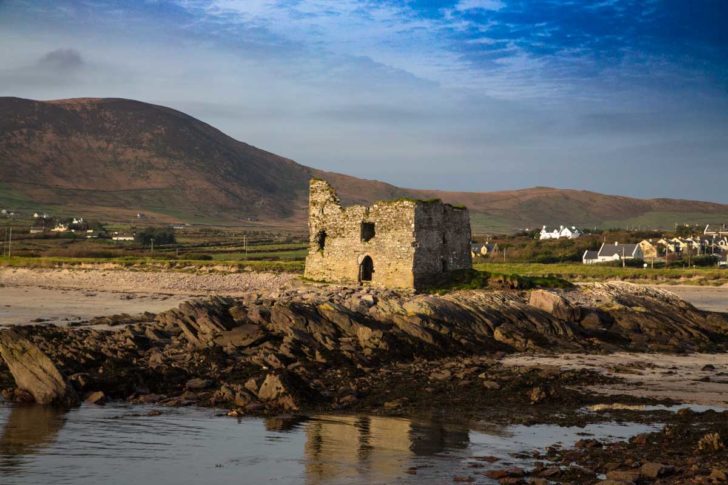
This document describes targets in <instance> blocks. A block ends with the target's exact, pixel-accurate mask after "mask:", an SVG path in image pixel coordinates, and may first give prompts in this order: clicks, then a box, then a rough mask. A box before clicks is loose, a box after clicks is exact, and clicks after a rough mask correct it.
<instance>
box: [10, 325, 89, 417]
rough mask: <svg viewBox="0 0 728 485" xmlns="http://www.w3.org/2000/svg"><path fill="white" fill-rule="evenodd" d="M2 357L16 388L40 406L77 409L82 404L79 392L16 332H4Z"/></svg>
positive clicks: (46, 358) (41, 353) (48, 360)
mask: <svg viewBox="0 0 728 485" xmlns="http://www.w3.org/2000/svg"><path fill="white" fill-rule="evenodd" d="M0 355H2V357H3V359H4V360H5V363H6V364H7V365H8V368H9V369H10V373H11V374H12V375H13V378H14V379H15V383H16V385H17V386H18V387H19V388H21V389H24V390H26V391H27V392H28V393H30V394H31V395H32V396H33V398H34V399H35V402H37V403H38V404H60V405H66V406H74V405H77V404H78V403H79V399H78V395H77V394H76V391H75V390H74V389H73V387H71V386H70V385H69V384H68V383H67V382H66V380H65V379H64V377H63V375H61V373H60V371H59V370H58V368H57V367H56V366H55V365H54V364H53V362H51V359H49V358H48V356H47V355H46V354H44V353H43V352H42V351H41V350H40V349H39V348H38V347H37V346H36V345H35V344H33V343H32V342H30V341H29V340H28V339H26V338H25V337H23V336H22V335H20V334H19V333H18V332H16V331H15V330H12V329H7V330H3V331H0Z"/></svg>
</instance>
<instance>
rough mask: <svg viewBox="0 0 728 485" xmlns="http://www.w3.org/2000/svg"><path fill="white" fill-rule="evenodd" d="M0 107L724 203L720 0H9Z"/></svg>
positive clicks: (499, 182)
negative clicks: (146, 109)
mask: <svg viewBox="0 0 728 485" xmlns="http://www.w3.org/2000/svg"><path fill="white" fill-rule="evenodd" d="M0 45H2V46H3V49H0V95H10V96H21V97H27V98H34V99H52V98H62V97H81V96H115V97H127V98H134V99H139V100H143V101H148V102H153V103H158V104H163V105H167V106H171V107H174V108H177V109H180V110H182V111H185V112H187V113H189V114H191V115H193V116H196V117H198V118H201V119H202V120H204V121H206V122H208V123H210V124H212V125H214V126H216V127H218V128H220V129H222V130H223V131H225V132H226V133H228V134H230V135H231V136H233V137H235V138H237V139H240V140H242V141H245V142H248V143H251V144H253V145H256V146H259V147H261V148H264V149H267V150H270V151H273V152H275V153H278V154H280V155H284V156H287V157H289V158H292V159H294V160H296V161H298V162H300V163H303V164H306V165H310V166H314V167H317V168H322V169H326V170H333V171H338V172H343V173H349V174H352V175H356V176H360V177H365V178H376V179H380V180H384V181H387V182H391V183H394V184H397V185H401V186H407V187H418V188H438V189H448V190H472V191H490V190H502V189H512V188H524V187H530V186H543V185H547V186H555V187H567V188H577V189H586V190H594V191H598V192H606V193H614V194H621V195H632V196H639V197H680V198H694V199H702V200H715V201H721V202H727V203H728V190H726V182H725V180H726V167H728V2H725V1H723V0H714V1H708V0H691V1H685V0H680V1H677V0H672V1H669V0H665V1H658V0H642V1H631V0H596V1H568V0H566V1H557V0H544V1H539V0H535V1H525V0H524V1H510V0H451V1H443V2H436V1H427V0H409V1H407V0H397V1H363V0H336V1H325V0H154V1H152V0H150V1H146V2H145V1H138V2H130V1H129V2H114V1H94V0H84V1H74V2H64V1H62V0H56V1H43V0H40V1H27V2H24V1H3V0H0Z"/></svg>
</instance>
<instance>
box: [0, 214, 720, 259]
mask: <svg viewBox="0 0 728 485" xmlns="http://www.w3.org/2000/svg"><path fill="white" fill-rule="evenodd" d="M3 218H4V219H7V220H12V221H14V222H13V223H12V226H13V227H14V230H16V231H18V230H20V233H25V234H26V235H28V236H30V237H41V238H44V237H60V238H64V237H72V238H74V239H76V240H78V239H86V240H108V241H113V242H117V243H125V242H126V243H141V244H142V245H145V244H146V245H148V244H149V240H150V239H153V240H156V241H157V242H158V243H161V241H163V240H168V241H169V240H171V239H169V238H170V237H171V238H172V239H173V238H174V236H173V234H172V235H171V236H170V234H162V233H156V234H151V233H149V231H150V230H152V228H149V227H147V228H146V229H143V230H142V229H137V228H141V227H142V226H146V225H148V223H145V220H146V216H145V215H144V214H143V213H141V212H139V213H137V214H136V216H135V217H134V218H133V220H132V221H130V222H129V223H127V224H121V225H120V224H116V225H114V224H108V225H106V224H103V223H100V222H96V221H88V220H86V219H85V218H84V217H80V216H70V217H59V216H54V215H51V214H48V213H47V212H43V211H36V212H33V213H24V214H20V213H18V212H17V211H14V210H10V209H0V219H3ZM19 226H20V227H19ZM21 227H22V229H21ZM188 227H189V224H177V225H170V226H165V227H158V228H155V229H154V230H155V231H168V232H171V233H173V232H174V231H175V230H181V229H185V228H188ZM144 231H147V233H144ZM17 235H19V234H16V237H17ZM165 238H166V239H165ZM7 239H8V235H7V230H6V234H5V239H4V240H3V241H7ZM475 239H480V240H479V241H473V242H472V243H471V256H472V258H473V260H474V261H476V262H477V261H478V260H482V261H488V260H490V261H498V262H508V261H514V262H515V261H521V262H523V261H527V262H536V263H557V262H564V263H576V262H579V263H581V264H585V265H598V264H608V265H615V264H616V265H622V266H631V267H648V266H649V267H664V266H670V265H672V264H675V265H683V266H718V267H728V225H726V224H723V225H717V226H716V225H710V224H709V225H706V226H701V227H698V226H696V225H683V226H676V228H675V231H669V232H668V231H665V232H662V231H637V230H632V231H624V230H596V229H593V230H590V229H585V228H579V227H576V226H574V225H569V226H563V225H562V226H557V227H547V226H543V227H541V229H540V230H528V229H526V230H523V231H520V232H519V233H518V234H516V235H509V236H504V235H500V236H489V237H486V238H477V237H476V238H475ZM5 244H6V243H5V242H3V245H5Z"/></svg>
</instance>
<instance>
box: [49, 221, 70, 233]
mask: <svg viewBox="0 0 728 485" xmlns="http://www.w3.org/2000/svg"><path fill="white" fill-rule="evenodd" d="M66 231H68V224H63V223H60V222H59V223H58V224H56V227H54V228H53V229H51V232H66Z"/></svg>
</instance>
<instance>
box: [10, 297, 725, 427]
mask: <svg viewBox="0 0 728 485" xmlns="http://www.w3.org/2000/svg"><path fill="white" fill-rule="evenodd" d="M143 318H144V319H143V320H141V321H139V322H138V323H135V324H133V325H129V326H126V327H121V328H115V329H111V330H98V329H89V328H78V329H68V328H59V327H54V326H36V327H26V329H25V330H23V331H24V332H27V337H28V340H29V341H32V342H29V344H32V345H33V346H35V348H36V349H37V352H35V353H34V355H43V354H45V355H47V356H48V358H50V361H52V362H53V363H55V364H56V366H57V367H58V369H60V371H62V372H63V373H65V375H68V376H69V380H70V381H71V382H72V383H73V385H74V386H75V387H76V389H77V391H78V392H80V393H81V394H82V395H84V396H85V395H89V394H90V393H93V392H98V391H100V392H103V393H104V396H105V397H107V398H108V399H119V398H124V399H130V400H132V401H135V402H165V403H170V404H180V405H184V404H190V403H197V404H214V405H221V404H223V405H228V406H230V407H235V408H236V413H238V414H245V413H250V412H260V411H261V410H271V411H272V410H279V411H280V410H286V411H292V410H296V409H299V408H305V407H311V406H323V408H324V409H331V407H350V406H356V405H357V404H356V403H361V402H367V399H369V398H368V397H367V396H371V395H372V393H373V392H374V391H373V390H374V389H380V392H381V395H385V394H386V393H387V392H389V391H390V390H391V387H390V386H392V387H396V386H400V387H401V389H400V388H397V392H399V391H402V392H404V391H406V390H407V389H411V390H415V391H417V392H419V391H418V390H419V389H420V388H431V387H432V386H433V385H435V384H433V383H436V385H442V386H446V385H449V384H448V383H450V381H451V380H453V379H455V380H457V381H458V382H462V381H465V382H475V381H476V380H477V379H475V378H474V377H473V375H471V374H472V373H473V372H475V371H477V373H475V374H474V375H475V376H477V375H479V374H481V373H483V372H486V373H487V372H491V371H492V367H488V366H487V365H481V364H478V366H479V367H478V366H476V367H472V366H471V368H470V369H466V368H457V369H455V368H453V369H450V368H447V369H439V368H436V369H433V368H430V367H429V364H427V363H431V362H438V361H440V360H443V359H445V360H448V359H451V360H453V361H463V362H464V361H466V360H467V359H486V361H487V360H488V359H491V357H492V356H493V355H498V354H502V353H507V352H514V351H560V352H564V351H567V352H568V351H582V352H590V351H598V352H605V351H606V352H608V351H617V350H630V351H670V352H682V351H720V350H725V348H726V347H727V346H728V317H727V316H726V315H724V314H718V313H707V312H703V311H699V310H697V309H695V308H694V307H692V306H690V305H688V304H686V303H684V302H682V301H680V300H679V299H677V298H676V297H674V296H673V295H671V294H669V293H667V292H662V291H657V290H648V289H645V288H642V287H637V286H634V285H629V284H595V285H584V286H582V287H579V288H576V289H572V290H568V291H565V290H561V291H548V292H544V291H535V292H530V293H529V292H522V291H512V290H507V291H484V290H479V291H459V292H453V293H450V294H447V295H443V296H434V295H413V294H411V293H398V292H395V291H390V290H374V289H371V288H347V287H330V286H326V287H312V286H308V287H300V288H298V289H292V290H285V291H281V292H278V293H276V294H268V295H266V294H260V293H249V294H247V295H246V296H245V297H242V298H213V299H209V300H196V301H192V302H188V303H185V304H182V305H180V307H179V308H177V309H175V310H172V311H169V312H165V313H162V314H160V315H157V316H156V318H154V319H153V320H152V319H149V317H148V316H147V317H143ZM38 359H40V357H38ZM38 359H35V360H38ZM31 361H33V359H31ZM478 362H480V361H478ZM426 364H427V365H426ZM433 365H436V364H433ZM437 365H439V364H437ZM448 365H449V363H448ZM400 367H401V368H400ZM408 367H411V368H412V369H426V372H427V374H426V375H427V376H429V375H430V374H432V376H433V379H432V380H431V382H430V381H426V382H424V383H423V382H420V383H419V384H417V387H416V388H415V387H408V386H414V384H410V383H409V382H414V381H413V380H412V377H411V376H410V377H409V379H410V380H409V381H406V380H403V381H401V382H399V381H398V382H397V383H396V384H395V383H394V381H393V380H392V379H393V377H392V376H393V375H398V374H399V373H401V369H402V368H408ZM45 368H47V362H46V364H45V367H43V369H45ZM456 370H457V372H455V371H456ZM48 372H50V371H48ZM380 372H381V374H379V373H380ZM418 372H419V371H418ZM423 372H424V371H423ZM3 375H4V374H3V369H2V368H0V387H3V386H4V385H5V386H7V384H4V382H7V381H6V380H3ZM59 375H60V374H59ZM412 376H414V377H415V380H417V379H421V377H420V375H419V374H418V373H413V374H412ZM438 376H445V378H440V377H438ZM378 379H381V381H382V382H381V383H380V382H378ZM482 379H483V380H485V381H488V382H489V384H488V385H487V386H486V385H481V384H478V385H477V386H475V388H476V389H477V392H476V393H475V394H474V397H473V396H470V397H473V398H474V399H476V401H475V402H477V399H488V396H489V394H488V393H492V392H493V389H497V388H500V387H503V384H504V381H503V380H500V379H498V378H496V376H494V375H489V376H487V379H486V378H482ZM58 380H59V378H57V379H56V380H55V381H54V382H58ZM60 381H62V379H60ZM541 384H542V382H540V381H535V382H531V381H529V382H528V386H527V387H524V388H522V389H520V388H519V389H518V392H517V393H516V395H518V396H520V397H521V398H522V399H524V400H526V399H527V396H528V393H527V392H526V391H527V390H528V389H532V388H534V387H535V386H538V385H541ZM18 387H22V386H21V382H20V381H18ZM30 387H32V386H30ZM552 388H553V387H551V388H549V389H552ZM443 389H444V388H443ZM544 389H545V388H544ZM29 390H30V389H29ZM448 392H449V391H448ZM473 392H475V391H473ZM547 394H548V393H547ZM537 397H538V396H537ZM547 397H548V399H546V400H545V401H546V402H550V401H551V399H552V397H551V395H550V394H549V395H548V396H547ZM528 399H530V397H529V398H528ZM43 400H46V398H43ZM390 401H391V402H398V403H400V405H402V406H404V404H402V403H403V402H404V401H398V400H397V399H394V398H389V399H387V402H390ZM536 401H538V402H541V401H542V400H541V399H536ZM391 402H390V408H391V407H392V406H394V405H393V404H391ZM527 402H530V401H527ZM379 404H381V403H379Z"/></svg>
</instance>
